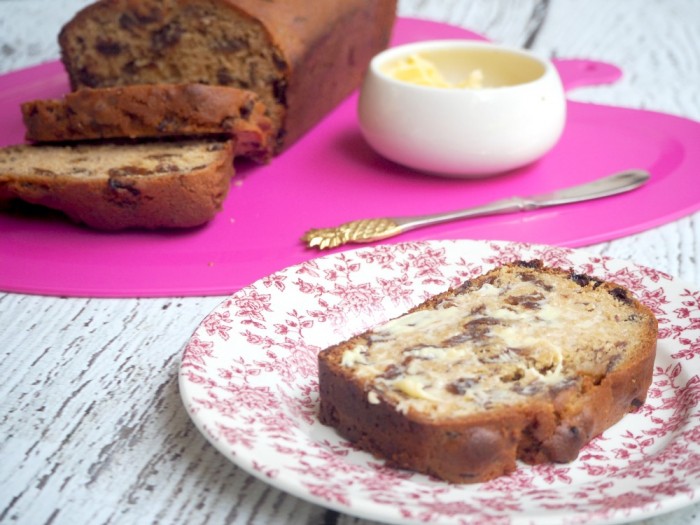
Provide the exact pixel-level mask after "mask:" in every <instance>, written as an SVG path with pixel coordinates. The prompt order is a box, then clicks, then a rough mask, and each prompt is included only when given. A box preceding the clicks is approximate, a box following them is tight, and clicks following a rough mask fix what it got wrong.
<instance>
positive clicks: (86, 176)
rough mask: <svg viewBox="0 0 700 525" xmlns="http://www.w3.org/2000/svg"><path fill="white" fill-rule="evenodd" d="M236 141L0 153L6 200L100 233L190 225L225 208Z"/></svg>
mask: <svg viewBox="0 0 700 525" xmlns="http://www.w3.org/2000/svg"><path fill="white" fill-rule="evenodd" d="M233 156H234V144H233V141H231V140H192V141H183V142H148V143H136V144H91V145H75V146H43V145H42V146H32V145H20V146H10V147H6V148H2V149H0V202H9V201H12V200H14V199H19V200H22V201H25V202H29V203H32V204H38V205H41V206H46V207H48V208H52V209H55V210H59V211H62V212H63V213H65V214H66V215H68V216H69V217H70V218H72V219H73V220H74V221H76V222H79V223H84V224H85V225H87V226H90V227H92V228H96V229H101V230H121V229H125V228H143V229H156V228H189V227H193V226H199V225H202V224H204V223H206V222H208V221H209V220H211V219H212V218H213V217H214V216H215V215H216V214H217V213H218V212H219V211H220V210H221V206H222V203H223V201H224V199H225V197H226V195H227V193H228V191H229V187H230V181H231V177H232V176H233Z"/></svg>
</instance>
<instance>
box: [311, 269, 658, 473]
mask: <svg viewBox="0 0 700 525" xmlns="http://www.w3.org/2000/svg"><path fill="white" fill-rule="evenodd" d="M656 338H657V321H656V319H655V317H654V315H653V313H652V312H651V310H650V309H649V308H647V307H646V306H644V305H643V304H642V303H640V302H639V301H638V300H637V299H635V298H634V297H633V296H632V294H631V292H630V291H628V290H626V289H625V288H623V287H621V286H618V285H616V284H614V283H609V282H603V281H601V280H599V279H596V278H594V277H589V276H586V275H581V274H576V273H574V272H573V271H564V270H560V269H554V268H546V267H544V266H543V265H542V263H541V262H539V261H530V262H518V263H513V264H509V265H506V266H502V267H500V268H497V269H494V270H492V271H490V272H489V273H487V274H485V275H483V276H481V277H479V278H477V279H474V280H472V281H468V282H466V283H464V284H463V285H462V286H460V287H458V288H456V289H454V290H450V291H447V292H445V293H442V294H440V295H437V296H435V297H433V298H432V299H430V300H429V301H427V302H425V303H423V304H422V305H420V306H418V307H416V308H414V309H413V310H411V311H410V312H409V313H407V314H405V315H403V316H401V317H398V318H396V319H394V320H391V321H388V322H386V323H383V324H381V325H379V326H377V327H375V328H373V329H372V330H370V331H367V332H365V333H363V334H360V335H358V336H356V337H353V338H352V339H350V340H348V341H346V342H343V343H341V344H338V345H335V346H333V347H331V348H328V349H326V350H324V351H323V352H321V353H320V354H319V383H320V414H319V417H320V420H321V422H323V423H324V424H326V425H330V426H333V427H335V428H336V429H337V430H338V432H339V433H340V434H341V435H342V436H343V437H345V438H347V439H349V440H351V441H352V442H354V443H355V444H356V445H357V446H358V447H359V448H361V449H364V450H366V451H368V452H371V453H373V454H374V455H376V456H379V457H382V458H385V459H386V460H387V461H388V462H389V464H391V465H393V466H396V467H400V468H406V469H411V470H415V471H418V472H422V473H425V474H429V475H432V476H436V477H438V478H440V479H443V480H446V481H450V482H454V483H468V482H479V481H485V480H488V479H492V478H494V477H497V476H500V475H503V474H507V473H509V472H511V471H513V470H514V469H515V468H516V460H518V459H519V460H522V461H524V462H526V463H530V464H537V463H544V462H568V461H572V460H574V459H575V458H576V457H577V456H578V453H579V451H580V449H581V448H582V447H583V446H584V445H585V444H586V443H588V442H589V441H590V440H591V439H592V438H594V437H595V436H597V435H599V434H601V433H602V432H603V431H604V430H606V429H607V428H608V427H610V426H611V425H613V424H614V423H616V422H617V421H618V420H620V419H621V418H622V417H623V416H624V415H625V414H626V413H627V412H629V411H631V410H634V409H636V408H638V407H640V406H641V405H642V404H643V403H644V401H645V399H646V393H647V390H648V388H649V386H650V384H651V381H652V373H653V364H654V358H655V352H656Z"/></svg>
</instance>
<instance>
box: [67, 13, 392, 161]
mask: <svg viewBox="0 0 700 525" xmlns="http://www.w3.org/2000/svg"><path fill="white" fill-rule="evenodd" d="M395 17H396V0H373V1H371V2H370V1H367V0H323V1H319V2H314V1H310V0H286V1H284V2H271V1H261V0H139V1H134V0H102V1H98V2H95V3H93V4H91V5H89V6H87V7H86V8H84V9H83V10H82V11H80V12H79V13H78V14H76V15H75V17H73V19H72V20H70V21H69V22H68V23H67V24H66V25H65V26H64V27H63V28H62V30H61V33H60V35H59V44H60V48H61V56H62V60H63V64H64V65H65V68H66V71H67V72H68V75H69V78H70V82H71V86H72V88H73V89H78V88H82V87H92V88H94V87H107V86H117V85H126V84H163V83H182V82H199V83H203V84H212V85H222V86H234V87H239V88H243V89H249V90H251V91H255V92H256V93H257V94H258V95H259V96H260V98H261V100H262V101H263V103H264V104H265V105H266V106H267V107H268V108H269V110H270V114H271V117H272V120H273V126H274V128H275V135H276V141H275V143H276V149H277V150H279V149H281V148H283V147H286V146H289V145H290V144H292V143H293V142H294V141H295V140H296V139H298V138H299V137H300V136H301V135H302V134H303V133H304V132H306V131H307V130H308V129H310V128H311V127H312V126H314V125H315V124H317V123H318V122H319V121H320V120H321V119H322V118H323V117H324V116H325V115H326V114H328V112H329V111H331V110H332V109H333V108H334V107H335V106H337V105H338V104H339V103H340V102H341V101H343V100H344V99H345V98H346V97H347V96H348V95H350V94H351V93H352V92H353V91H354V90H355V89H356V88H357V87H358V86H359V85H360V82H361V80H362V77H363V75H364V72H365V69H366V68H367V65H368V64H369V61H370V59H371V58H372V57H373V56H374V55H375V54H376V53H378V52H379V51H381V50H382V49H384V48H385V47H386V46H387V44H388V43H389V38H390V35H391V30H392V27H393V24H394V20H395Z"/></svg>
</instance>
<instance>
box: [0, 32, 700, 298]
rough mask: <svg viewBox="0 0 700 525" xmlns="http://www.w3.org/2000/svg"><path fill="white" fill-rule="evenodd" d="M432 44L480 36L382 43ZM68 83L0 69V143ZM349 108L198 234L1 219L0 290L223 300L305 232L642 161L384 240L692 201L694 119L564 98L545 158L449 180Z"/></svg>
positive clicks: (608, 215) (620, 216)
mask: <svg viewBox="0 0 700 525" xmlns="http://www.w3.org/2000/svg"><path fill="white" fill-rule="evenodd" d="M436 38H474V39H482V37H480V36H479V35H476V34H474V33H471V32H469V31H466V30H463V29H460V28H456V27H452V26H448V25H444V24H439V23H435V22H428V21H421V20H413V19H401V20H399V21H398V22H397V25H396V29H395V35H394V39H393V43H394V44H399V43H405V42H409V41H417V40H426V39H436ZM557 67H558V69H559V71H560V73H561V76H562V79H563V81H564V84H565V86H566V88H567V89H571V88H574V87H576V86H580V85H591V84H600V83H605V82H613V81H615V80H616V79H617V78H618V77H619V76H620V71H619V70H618V69H617V68H615V67H613V66H610V65H606V64H602V63H599V62H593V61H588V60H563V61H557ZM67 91H68V83H67V79H66V75H65V73H64V72H63V69H62V67H61V65H60V64H59V63H58V62H53V63H49V64H44V65H40V66H37V67H33V68H30V69H26V70H22V71H18V72H14V73H10V74H8V75H5V76H3V77H0V115H2V120H3V126H2V129H0V145H7V144H12V143H19V142H21V141H22V137H23V133H24V129H23V125H22V122H21V116H20V111H19V104H20V103H21V102H23V101H26V100H29V99H35V98H51V97H59V96H61V95H62V94H64V93H66V92H67ZM356 103H357V96H356V95H353V96H351V97H350V98H349V99H348V100H346V101H345V102H344V103H343V104H341V106H339V107H338V108H337V109H336V111H334V112H333V113H332V114H331V115H329V116H328V117H327V118H326V119H325V120H324V121H323V122H321V124H320V125H318V126H317V127H316V128H315V129H314V130H313V131H311V132H310V133H309V134H307V135H306V136H305V137H304V138H303V139H302V140H301V141H300V142H298V143H297V144H296V145H295V146H294V147H293V148H291V149H290V150H289V151H287V152H285V153H284V154H283V155H281V156H279V157H278V158H276V159H275V160H274V161H273V162H272V163H271V164H269V165H267V166H254V165H251V164H239V165H238V166H237V171H238V174H237V177H236V179H235V181H234V184H233V186H232V188H231V193H230V195H229V197H228V199H227V200H226V203H225V206H224V209H223V211H222V212H221V213H220V214H219V215H218V216H217V217H216V218H215V219H214V220H213V221H212V222H211V223H210V224H208V225H206V226H204V227H202V228H198V229H195V230H190V231H185V232H122V233H101V232H96V231H91V230H88V229H86V228H83V227H80V226H77V225H74V224H72V223H70V222H68V221H67V220H62V219H61V218H58V219H57V218H56V217H55V216H49V217H47V216H40V215H37V216H29V215H18V214H16V213H14V214H13V213H0V289H2V290H4V291H10V292H24V293H36V294H47V295H62V296H92V297H167V296H190V295H219V294H220V295H225V294H229V293H232V292H234V291H236V290H238V289H240V288H241V287H243V286H245V285H247V284H249V283H251V282H253V281H254V280H256V279H258V278H261V277H264V276H266V275H268V274H270V273H272V272H274V271H277V270H279V269H281V268H284V267H287V266H290V265H292V264H296V263H299V262H301V261H304V260H306V259H309V258H312V257H316V256H317V255H318V252H316V251H313V250H309V249H306V248H305V247H304V246H303V245H302V243H301V242H300V241H299V238H300V236H301V235H302V234H303V233H304V232H305V231H306V230H307V229H309V228H311V227H326V226H335V225H337V224H339V223H342V222H346V221H350V220H353V219H359V218H363V217H377V216H401V215H413V214H425V213H434V212H439V211H447V210H453V209H460V208H464V207H467V206H472V205H477V204H481V203H484V202H487V201H490V200H494V199H498V198H503V197H507V196H513V195H527V194H533V193H539V192H544V191H550V190H553V189H556V188H559V187H562V186H567V185H570V184H574V183H578V182H583V181H587V180H591V179H594V178H597V177H600V176H603V175H606V174H610V173H613V172H616V171H620V170H624V169H627V168H644V169H648V170H649V171H650V172H651V173H652V178H651V180H650V182H649V183H648V184H647V185H646V186H645V187H643V188H641V189H639V190H636V191H634V192H632V193H629V194H626V195H619V196H615V197H610V198H608V199H603V200H599V201H594V202H589V203H585V204H577V205H570V206H565V207H559V208H550V209H547V210H542V211H534V212H527V213H520V214H512V215H504V216H496V217H484V218H479V219H471V220H466V221H461V222H454V223H449V224H444V225H441V226H436V227H432V228H427V229H423V230H416V231H414V232H410V233H407V234H405V235H403V236H401V237H397V238H395V239H393V240H392V241H391V242H399V241H406V240H416V239H421V240H422V239H498V240H508V241H521V242H533V243H543V244H550V245H561V246H582V245H586V244H591V243H596V242H603V241H606V240H610V239H614V238H617V237H621V236H624V235H630V234H633V233H636V232H639V231H642V230H645V229H648V228H652V227H654V226H658V225H660V224H663V223H665V222H668V221H671V220H674V219H677V218H679V217H682V216H684V215H687V214H688V213H691V212H693V211H695V210H697V209H698V208H700V184H698V183H697V173H698V172H700V148H698V145H699V144H700V124H698V123H697V122H694V121H691V120H688V119H684V118H679V117H673V116H670V115H666V114H661V113H655V112H650V111H641V110H630V109H622V108H615V107H607V106H601V105H594V104H584V103H578V102H571V101H570V102H569V103H568V121H567V126H566V130H565V133H564V135H563V137H562V139H561V141H560V142H559V144H558V145H557V146H556V147H555V149H554V150H553V151H552V152H551V153H550V154H549V155H547V156H546V157H545V158H544V159H543V160H541V161H540V162H538V163H537V164H534V165H531V166H529V167H527V168H524V169H520V170H517V171H514V172H511V173H508V174H505V175H502V176H498V177H495V178H491V179H485V180H455V179H443V178H439V177H434V176H429V175H423V174H419V173H413V172H411V171H408V170H407V169H404V168H401V167H399V166H396V165H394V164H392V163H390V162H388V161H385V160H383V159H382V158H380V157H378V156H377V155H376V154H375V153H374V152H373V151H371V150H370V149H369V147H368V146H367V145H366V144H365V142H364V141H363V139H362V137H361V135H360V132H359V129H358V125H357V119H356V115H355V110H356ZM351 248H354V246H347V247H344V248H339V250H343V249H351Z"/></svg>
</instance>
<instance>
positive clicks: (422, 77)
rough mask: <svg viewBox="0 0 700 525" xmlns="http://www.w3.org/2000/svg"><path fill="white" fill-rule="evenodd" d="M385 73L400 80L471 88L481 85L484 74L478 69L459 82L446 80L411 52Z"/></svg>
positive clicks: (428, 63) (436, 69) (429, 64)
mask: <svg viewBox="0 0 700 525" xmlns="http://www.w3.org/2000/svg"><path fill="white" fill-rule="evenodd" d="M385 72H386V74H387V75H389V76H390V77H392V78H395V79H396V80H400V81H401V82H408V83H410V84H417V85H420V86H430V87H438V88H472V89H478V88H481V87H483V80H484V75H483V73H482V71H481V70H480V69H475V70H473V71H472V72H471V73H470V74H469V76H468V77H467V78H466V79H464V80H463V81H461V82H457V83H453V82H448V81H447V80H446V79H445V78H444V77H443V75H442V73H441V72H440V71H439V70H438V68H437V67H435V65H434V64H433V63H432V62H430V61H429V60H427V59H425V58H423V57H421V56H420V55H418V54H413V55H410V56H408V57H406V58H405V59H403V60H400V61H399V62H397V63H396V64H395V65H394V66H393V67H390V68H388V69H387V70H386V71H385Z"/></svg>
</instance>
